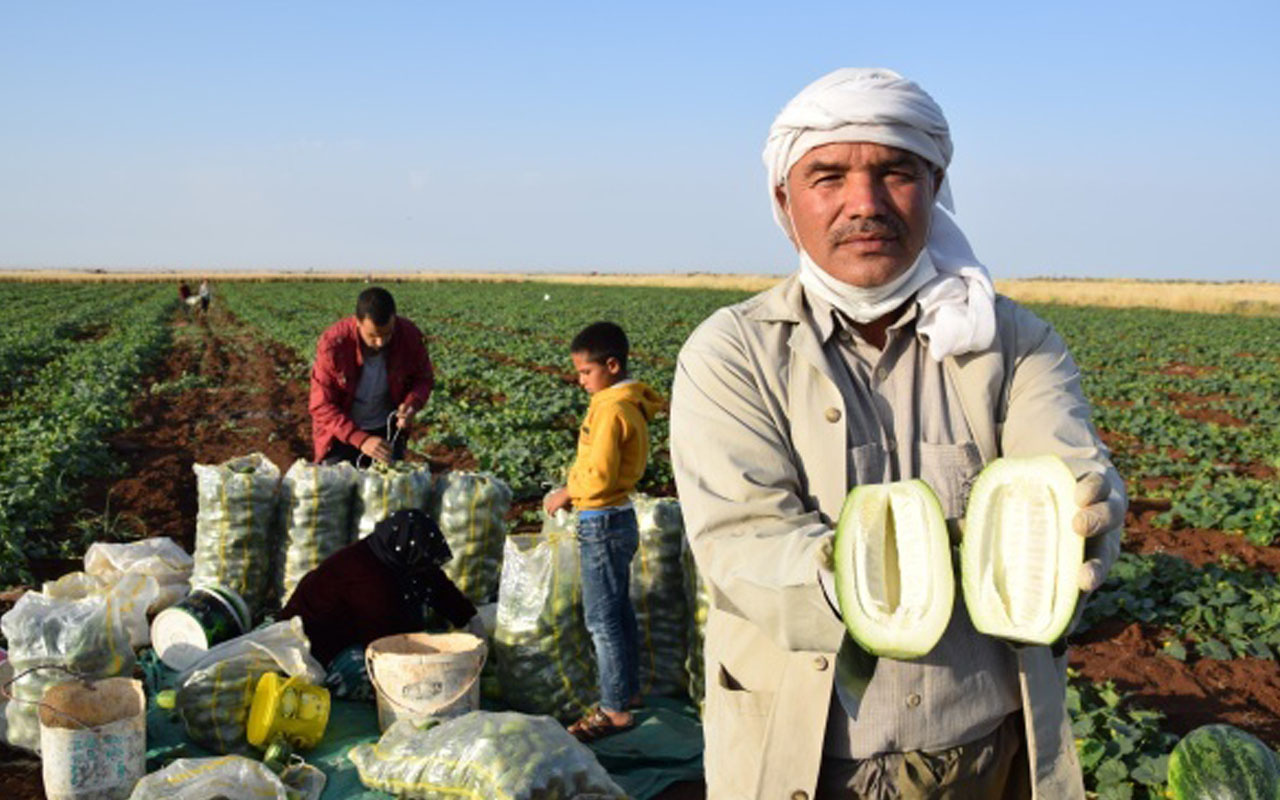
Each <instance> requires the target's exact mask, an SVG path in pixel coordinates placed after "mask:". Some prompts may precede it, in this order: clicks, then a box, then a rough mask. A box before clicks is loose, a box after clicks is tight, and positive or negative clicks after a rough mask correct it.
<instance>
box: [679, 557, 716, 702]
mask: <svg viewBox="0 0 1280 800" xmlns="http://www.w3.org/2000/svg"><path fill="white" fill-rule="evenodd" d="M682 554H683V561H684V570H685V572H684V574H685V593H686V598H687V602H688V607H689V609H690V610H691V611H692V612H693V613H692V614H690V615H689V617H688V620H689V656H688V658H686V659H685V662H684V665H685V672H686V674H687V675H688V676H689V699H690V700H692V701H693V704H694V705H695V706H697V707H698V709H699V712H701V709H702V702H703V699H704V698H705V697H706V679H705V673H706V665H705V659H704V652H705V650H704V645H705V640H706V630H707V609H708V607H709V606H710V604H711V601H710V598H709V597H708V595H707V584H706V583H705V582H704V581H703V580H702V575H700V574H699V573H698V565H697V564H696V563H695V562H694V560H693V551H692V550H690V549H689V543H688V541H687V540H686V541H685V543H684V549H683V553H682Z"/></svg>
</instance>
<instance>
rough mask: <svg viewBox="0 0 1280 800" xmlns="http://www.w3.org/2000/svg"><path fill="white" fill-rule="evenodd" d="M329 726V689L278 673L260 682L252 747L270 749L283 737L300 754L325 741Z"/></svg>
mask: <svg viewBox="0 0 1280 800" xmlns="http://www.w3.org/2000/svg"><path fill="white" fill-rule="evenodd" d="M328 724H329V690H328V689H325V688H323V687H320V686H315V685H313V684H310V683H307V682H306V681H304V680H303V679H302V678H298V677H294V678H285V677H284V676H283V675H280V674H278V673H275V672H268V673H266V674H265V675H263V676H262V677H261V678H259V679H258V686H257V688H256V689H254V692H253V704H252V705H251V706H249V724H248V725H247V730H246V733H247V734H248V739H249V744H251V745H253V746H254V747H258V748H266V747H268V746H269V745H270V744H271V742H272V741H273V740H275V739H276V738H277V737H280V738H283V739H284V740H285V741H286V742H288V743H289V744H290V746H292V747H293V748H294V749H296V750H308V749H310V748H312V747H315V746H316V745H317V744H319V743H320V740H321V739H323V738H324V730H325V727H326V726H328Z"/></svg>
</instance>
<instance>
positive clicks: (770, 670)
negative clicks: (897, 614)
mask: <svg viewBox="0 0 1280 800" xmlns="http://www.w3.org/2000/svg"><path fill="white" fill-rule="evenodd" d="M996 315H997V330H998V334H997V340H996V342H995V343H994V344H993V346H992V347H991V349H989V350H987V351H984V352H980V353H970V354H967V355H963V356H958V357H952V358H948V359H947V360H946V369H947V371H948V376H949V378H950V379H951V381H952V382H953V385H954V386H955V387H956V388H957V390H958V392H959V394H960V396H961V403H962V406H963V410H964V415H965V419H966V421H967V423H968V425H969V429H970V430H971V431H972V432H973V435H974V438H975V443H976V444H977V447H978V449H979V451H980V453H981V455H982V461H983V463H986V462H989V461H991V460H993V459H995V458H997V457H1000V456H1014V455H1038V454H1044V453H1056V454H1057V455H1059V456H1061V457H1063V459H1064V460H1066V462H1067V463H1068V465H1070V466H1071V467H1072V468H1073V469H1074V470H1075V471H1076V473H1077V475H1083V474H1084V473H1086V472H1100V473H1103V474H1104V475H1105V476H1106V477H1107V479H1108V480H1109V481H1110V483H1111V486H1112V490H1113V491H1115V492H1119V493H1121V495H1123V492H1124V485H1123V482H1122V481H1121V479H1120V477H1119V476H1118V475H1117V474H1116V472H1115V470H1114V468H1113V467H1112V466H1111V463H1110V461H1109V459H1108V453H1107V451H1106V449H1105V447H1104V446H1103V445H1102V443H1101V442H1100V440H1099V439H1098V436H1097V433H1096V432H1095V430H1094V428H1093V426H1092V423H1091V422H1090V419H1089V406H1088V404H1087V403H1086V401H1085V399H1084V397H1083V395H1082V393H1081V390H1080V379H1079V372H1078V370H1077V368H1076V365H1075V363H1074V362H1073V361H1072V359H1071V356H1070V354H1069V353H1068V352H1067V349H1066V345H1065V344H1064V343H1063V341H1062V339H1061V338H1060V337H1059V336H1058V335H1057V334H1056V333H1055V332H1054V331H1053V329H1052V328H1051V327H1050V326H1049V325H1048V324H1047V323H1045V322H1043V321H1042V320H1040V319H1039V318H1037V317H1036V316H1035V315H1033V314H1031V313H1030V312H1029V311H1026V310H1025V309H1023V308H1021V307H1019V306H1018V305H1016V304H1015V303H1013V302H1012V301H1010V300H1008V299H1006V298H1003V297H1000V298H998V299H997V302H996ZM830 369H831V367H830V366H829V364H828V363H827V360H826V358H825V357H824V354H823V351H822V346H821V343H820V342H819V339H818V335H817V334H816V332H815V330H814V328H813V323H812V320H811V318H810V316H809V313H808V310H807V308H806V306H805V304H804V300H803V292H802V290H801V287H800V284H799V283H798V282H797V281H796V280H795V278H794V276H793V277H792V278H791V279H789V280H787V281H785V282H783V283H781V284H779V285H778V286H777V287H775V288H773V289H770V290H769V291H767V292H764V293H763V294H760V295H757V296H756V297H753V298H751V299H750V300H747V301H745V302H743V303H740V304H738V305H736V306H732V307H729V308H722V309H720V310H719V311H717V312H716V313H715V314H713V315H712V316H711V317H710V318H708V319H707V320H706V321H705V322H703V324H702V325H701V326H699V327H698V329H697V330H696V331H695V332H694V333H693V335H692V336H690V338H689V340H688V341H687V342H686V343H685V345H684V348H683V349H682V350H681V352H680V359H679V363H678V365H677V369H676V378H675V384H674V388H673V394H672V403H671V453H672V461H673V463H674V467H675V474H676V484H677V488H678V490H679V495H680V501H681V506H682V509H683V512H684V519H685V525H686V529H687V531H688V536H689V541H690V544H691V546H692V549H693V554H694V557H695V559H696V561H697V564H698V569H699V571H700V572H701V573H702V576H703V578H704V579H705V580H706V582H707V584H708V586H709V587H710V594H711V608H710V611H709V613H708V617H707V629H706V637H707V639H706V651H705V653H706V686H707V696H706V711H705V726H706V727H705V736H706V754H705V762H706V770H707V784H708V789H709V797H710V798H712V800H726V799H727V798H735V799H736V798H769V799H770V800H803V799H804V798H812V797H813V793H814V787H815V786H816V784H817V778H818V771H819V768H820V766H821V760H822V743H823V735H824V730H825V722H826V716H827V711H828V704H829V702H830V698H831V693H832V684H833V677H834V676H833V668H834V665H835V653H836V651H837V649H838V648H839V646H840V643H841V641H842V639H843V637H844V635H845V631H844V625H843V624H842V623H841V622H840V620H839V619H838V618H837V617H836V616H835V614H834V613H833V612H832V610H831V608H830V606H829V605H828V604H827V601H826V599H825V597H824V595H823V592H822V589H821V588H820V586H819V584H818V578H817V576H818V553H819V549H820V546H821V545H822V543H823V541H824V540H825V539H826V538H827V537H829V536H830V535H831V528H830V525H831V521H832V520H834V519H835V518H836V517H837V516H838V515H839V511H840V507H841V504H842V503H843V501H844V497H845V494H846V492H847V490H848V488H849V487H847V486H846V485H845V483H846V475H847V465H846V458H847V453H848V447H847V442H846V436H847V427H846V424H845V421H844V420H843V418H842V416H843V414H842V410H843V409H844V407H845V406H844V401H843V399H842V398H841V396H840V393H839V391H838V390H837V388H836V383H835V380H834V379H833V377H832V375H831V373H830ZM1119 539H1120V534H1119V531H1116V532H1114V533H1113V534H1109V535H1108V536H1106V537H1102V538H1099V539H1095V540H1093V541H1091V542H1090V549H1089V557H1098V558H1101V559H1103V563H1104V565H1105V566H1106V567H1107V568H1108V569H1109V568H1110V566H1111V563H1112V562H1113V561H1114V560H1115V557H1116V555H1117V554H1118V553H1119V548H1120V542H1119ZM1018 667H1019V679H1020V683H1021V691H1022V702H1023V708H1024V711H1025V717H1026V722H1027V741H1028V744H1029V755H1030V763H1031V764H1032V770H1033V783H1034V786H1035V796H1036V798H1043V800H1073V798H1081V799H1082V798H1084V787H1083V783H1082V776H1081V771H1080V765H1079V761H1078V759H1077V756H1076V751H1075V745H1074V741H1073V738H1072V735H1071V728H1070V720H1069V719H1068V717H1067V713H1066V708H1065V697H1064V692H1065V682H1066V660H1065V657H1063V658H1059V659H1055V658H1054V657H1053V656H1052V655H1051V653H1050V651H1049V648H1047V647H1028V648H1024V649H1022V650H1020V651H1019V654H1018Z"/></svg>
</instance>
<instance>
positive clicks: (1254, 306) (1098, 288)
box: [0, 270, 1280, 316]
mask: <svg viewBox="0 0 1280 800" xmlns="http://www.w3.org/2000/svg"><path fill="white" fill-rule="evenodd" d="M202 277H208V278H209V279H210V280H212V281H214V282H217V281H227V280H236V281H280V280H362V279H364V278H366V277H371V278H372V279H373V280H374V281H381V282H386V283H395V282H402V281H446V280H468V281H500V282H524V281H536V282H545V283H576V284H601V285H613V286H667V287H671V288H689V289H735V290H738V291H747V292H755V291H763V290H764V289H767V288H769V287H770V286H773V285H774V284H776V283H777V282H778V281H780V280H781V279H782V278H781V277H779V276H776V275H722V274H713V273H705V272H694V273H668V274H649V275H645V274H612V273H590V274H587V273H576V274H575V273H521V272H373V273H366V272H283V271H282V272H266V271H260V272H211V273H200V272H195V271H185V272H176V271H172V272H159V271H153V272H143V271H135V272H128V271H115V270H111V271H98V270H0V280H19V281H23V280H27V281H156V280H160V281H164V280H170V281H177V280H181V279H186V280H187V281H198V280H200V279H201V278H202ZM996 288H997V290H998V291H1000V292H1001V293H1003V294H1006V295H1008V296H1009V297H1012V298H1013V299H1015V300H1019V301H1022V302H1028V303H1062V304H1066V305H1096V306H1109V307H1113V308H1131V307H1139V306H1141V307H1149V308H1167V309H1171V310H1175V311H1200V312H1208V313H1223V314H1248V315H1251V316H1280V283H1264V282H1232V283H1217V282H1209V281H1145V280H1072V279H1025V280H997V281H996Z"/></svg>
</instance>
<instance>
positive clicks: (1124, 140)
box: [0, 1, 1280, 280]
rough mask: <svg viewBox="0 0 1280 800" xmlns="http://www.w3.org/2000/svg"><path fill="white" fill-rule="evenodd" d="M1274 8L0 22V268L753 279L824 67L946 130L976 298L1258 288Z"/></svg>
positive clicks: (66, 12) (28, 14) (660, 9)
mask: <svg viewBox="0 0 1280 800" xmlns="http://www.w3.org/2000/svg"><path fill="white" fill-rule="evenodd" d="M1278 42H1280V4H1278V3H1275V2H1266V3H1264V2H1257V3H1232V2H1226V3H1219V4H1206V3H1195V4H1192V3H1178V2H1138V3H1122V2H1080V3H1070V4H1067V3H1063V4H1034V3H1018V4H1013V3H1009V4H998V3H955V2H950V3H914V4H900V3H886V2H880V3H866V2H844V3H803V2H797V3H791V4H763V3H744V2H739V3H696V4H695V3H665V2H647V3H637V4H622V3H617V4H600V3H527V2H526V3H485V2H473V3H435V2H417V3H410V2H401V3H388V2H361V3H354V2H352V3H324V2H306V3H303V2H265V1H264V2H244V3H239V2H218V3H211V2H210V3H196V2H173V1H171V2H164V3H160V2H156V3H125V2H119V3H89V2H82V3H72V2H65V3H62V2H60V3H29V2H0V266H10V267H56V266H74V267H119V268H124V267H178V268H198V269H214V270H216V269H270V268H283V269H305V268H316V269H378V270H390V269H429V270H489V271H492V270H518V271H525V270H531V271H548V270H556V271H560V270H567V271H582V270H599V271H601V272H613V271H628V272H636V271H639V272H649V271H653V272H671V271H679V272H684V271H707V272H761V273H784V272H787V271H790V269H792V268H793V266H794V264H795V256H794V254H793V252H792V251H791V249H790V246H789V245H788V244H787V242H786V240H785V239H784V238H783V236H782V234H781V233H780V232H779V231H778V230H777V228H776V227H775V226H774V224H773V222H772V219H771V217H770V213H769V204H768V197H767V194H766V192H765V188H764V171H763V167H762V166H761V163H760V150H761V148H762V146H763V142H764V137H765V133H766V131H767V129H768V126H769V123H770V121H771V120H772V118H773V116H774V114H776V112H777V111H778V109H780V108H781V107H782V105H783V104H784V103H785V102H786V101H787V100H788V99H789V98H790V97H791V96H792V95H793V94H794V93H795V92H796V91H798V90H799V89H800V88H801V87H803V86H804V85H805V84H807V83H808V82H810V81H811V80H813V79H814V78H816V77H818V76H819V75H821V74H823V73H825V72H827V71H829V70H831V69H834V68H836V67H841V66H885V67H890V68H893V69H896V70H898V71H899V72H901V73H903V74H905V75H907V76H908V77H911V78H913V79H915V80H916V81H918V82H919V83H920V84H921V85H922V86H924V88H925V89H927V90H928V91H929V92H930V93H931V94H932V95H933V96H934V97H935V99H937V100H938V102H939V103H940V104H941V105H942V107H943V109H944V110H945V111H946V113H947V115H948V117H949V119H950V123H951V127H952V135H953V137H954V139H955V143H956V156H955V160H954V162H953V165H952V169H951V180H952V186H953V190H954V193H955V197H956V203H957V210H958V211H959V214H960V222H961V224H962V226H963V227H964V229H965V230H966V232H967V233H968V235H969V237H970V239H971V241H972V243H973V245H974V247H975V250H976V251H977V253H978V255H979V257H980V258H981V259H982V260H983V261H984V262H985V263H987V265H988V266H989V267H990V269H991V271H992V273H993V274H994V275H995V276H996V277H1026V276H1033V275H1064V276H1089V277H1108V276H1115V277H1144V278H1201V279H1216V280H1221V279H1264V280H1275V279H1277V276H1278V275H1280V258H1278V257H1277V255H1276V252H1277V251H1276V248H1275V247H1274V246H1270V244H1271V242H1270V236H1269V234H1270V233H1271V232H1272V231H1273V230H1275V229H1276V227H1277V223H1276V219H1277V217H1278V216H1280V203H1277V201H1276V199H1275V192H1274V189H1275V187H1276V186H1277V185H1278V184H1280V155H1277V146H1278V145H1280V45H1278V44H1277V43H1278Z"/></svg>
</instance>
